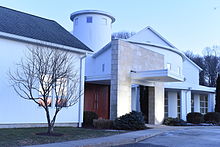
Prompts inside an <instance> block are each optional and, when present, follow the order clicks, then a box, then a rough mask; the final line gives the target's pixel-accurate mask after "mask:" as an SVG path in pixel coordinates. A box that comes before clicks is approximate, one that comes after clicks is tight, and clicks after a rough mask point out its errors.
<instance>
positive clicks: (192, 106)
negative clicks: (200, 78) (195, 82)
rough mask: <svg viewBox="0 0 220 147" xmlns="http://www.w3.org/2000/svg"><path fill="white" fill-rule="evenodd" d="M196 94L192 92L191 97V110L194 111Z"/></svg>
mask: <svg viewBox="0 0 220 147" xmlns="http://www.w3.org/2000/svg"><path fill="white" fill-rule="evenodd" d="M194 103H195V102H194V94H192V97H191V112H194Z"/></svg>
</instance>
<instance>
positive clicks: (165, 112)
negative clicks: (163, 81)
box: [164, 91, 168, 118]
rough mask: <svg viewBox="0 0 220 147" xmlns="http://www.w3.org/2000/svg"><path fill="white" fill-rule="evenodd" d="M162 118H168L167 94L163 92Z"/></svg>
mask: <svg viewBox="0 0 220 147" xmlns="http://www.w3.org/2000/svg"><path fill="white" fill-rule="evenodd" d="M164 117H165V118H167V117H168V92H167V91H165V98H164Z"/></svg>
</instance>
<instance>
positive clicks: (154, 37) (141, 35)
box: [127, 26, 176, 48]
mask: <svg viewBox="0 0 220 147" xmlns="http://www.w3.org/2000/svg"><path fill="white" fill-rule="evenodd" d="M127 41H132V42H138V43H150V44H156V45H162V46H168V47H171V48H176V47H175V46H174V45H172V44H171V43H170V42H168V41H167V40H166V39H165V38H164V37H162V36H161V35H160V34H159V33H157V32H156V31H155V30H153V29H152V28H151V27H149V26H148V27H146V28H144V29H143V30H141V31H139V32H138V33H137V34H135V35H134V36H132V37H130V38H128V39H127Z"/></svg>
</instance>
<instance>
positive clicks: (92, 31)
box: [70, 10, 115, 52]
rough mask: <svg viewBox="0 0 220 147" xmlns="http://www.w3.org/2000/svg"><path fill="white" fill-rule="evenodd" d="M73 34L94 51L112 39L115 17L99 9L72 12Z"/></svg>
mask: <svg viewBox="0 0 220 147" xmlns="http://www.w3.org/2000/svg"><path fill="white" fill-rule="evenodd" d="M70 19H71V20H72V21H73V35H74V36H75V37H76V38H78V39H79V40H80V41H82V42H83V43H84V44H85V45H87V46H88V47H89V48H90V49H92V50H93V51H94V52H96V51H98V50H99V49H101V48H103V47H104V46H105V45H106V44H108V43H109V42H110V41H111V34H112V23H114V22H115V18H114V17H113V16H111V15H110V14H109V13H106V12H103V11H98V10H81V11H76V12H74V13H72V14H71V16H70Z"/></svg>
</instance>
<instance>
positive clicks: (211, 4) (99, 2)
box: [0, 0, 220, 53]
mask: <svg viewBox="0 0 220 147" xmlns="http://www.w3.org/2000/svg"><path fill="white" fill-rule="evenodd" d="M0 5H1V6H5V7H8V8H13V9H16V10H19V11H23V12H27V13H31V14H34V15H37V16H41V17H45V18H49V19H53V20H55V21H57V22H58V23H59V24H61V25H62V26H63V27H64V28H66V29H67V30H68V31H71V30H72V22H71V21H70V19H69V16H70V14H71V13H72V12H74V11H77V10H83V9H97V10H103V11H107V12H110V13H111V14H113V16H114V17H115V18H116V22H115V23H114V24H113V32H117V31H134V32H138V31H140V30H141V29H143V28H145V27H146V26H151V27H153V28H154V29H155V30H156V31H157V32H159V33H160V34H161V35H162V36H164V37H165V38H166V39H167V40H169V41H170V42H171V43H173V44H174V45H175V46H176V47H177V48H179V49H181V50H183V51H185V50H192V51H194V52H196V53H201V52H202V50H203V49H204V48H205V47H207V46H213V45H220V0H181V1H180V0H109V1H107V0H0ZM215 7H216V9H214V8H215Z"/></svg>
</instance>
